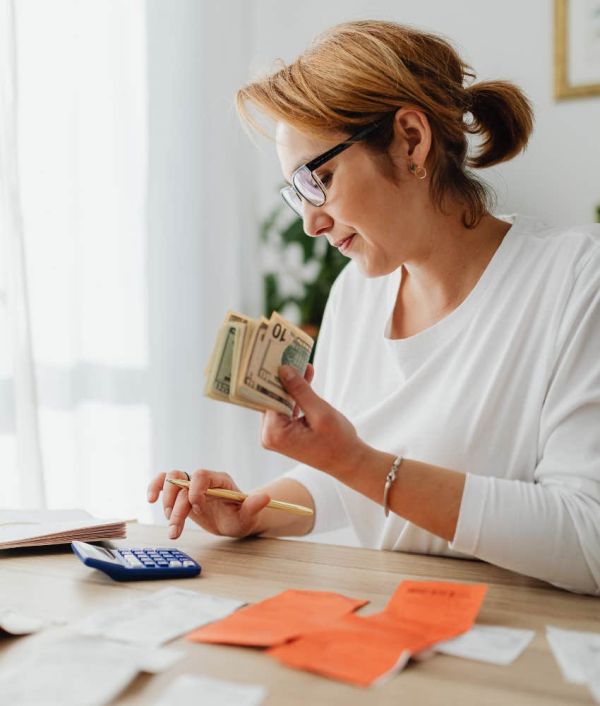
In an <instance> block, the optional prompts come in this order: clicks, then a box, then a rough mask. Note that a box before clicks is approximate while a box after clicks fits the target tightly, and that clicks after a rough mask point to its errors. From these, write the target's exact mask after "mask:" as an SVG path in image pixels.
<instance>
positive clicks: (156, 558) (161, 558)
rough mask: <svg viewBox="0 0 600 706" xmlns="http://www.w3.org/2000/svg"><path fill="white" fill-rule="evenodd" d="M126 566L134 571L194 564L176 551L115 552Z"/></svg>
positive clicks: (122, 550) (138, 550) (137, 550)
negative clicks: (143, 568) (134, 569)
mask: <svg viewBox="0 0 600 706" xmlns="http://www.w3.org/2000/svg"><path fill="white" fill-rule="evenodd" d="M115 554H117V556H118V558H119V559H121V561H123V562H124V563H125V564H126V565H127V566H129V567H131V568H132V569H133V568H136V569H139V568H142V567H145V568H147V569H158V568H160V569H166V568H177V567H181V566H185V567H188V566H195V565H196V562H195V561H193V560H192V559H191V557H189V556H188V555H187V554H184V553H183V552H180V551H179V550H178V549H153V548H151V547H146V548H145V549H120V550H117V551H116V552H115Z"/></svg>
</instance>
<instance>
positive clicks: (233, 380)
mask: <svg viewBox="0 0 600 706" xmlns="http://www.w3.org/2000/svg"><path fill="white" fill-rule="evenodd" d="M313 346H314V341H313V339H312V338H311V337H310V336H309V335H308V334H306V333H305V332H304V331H302V329H300V328H299V327H298V326H295V325H294V324H292V323H290V322H289V321H287V320H286V319H284V318H283V317H282V316H281V315H280V314H278V313H277V312H273V313H272V314H271V317H270V318H269V319H266V318H265V317H260V318H259V319H252V318H250V317H247V316H244V315H243V314H238V313H236V312H227V314H226V316H225V320H224V321H223V324H222V325H221V328H220V329H219V332H218V334H217V339H216V342H215V345H214V347H213V351H212V354H211V357H210V360H209V362H208V365H207V366H206V369H205V376H206V380H205V386H204V394H205V395H207V396H208V397H211V398H212V399H216V400H220V401H223V402H230V403H232V404H238V405H241V406H243V407H249V408H250V409H256V410H262V411H264V410H266V409H273V410H275V411H276V412H281V413H282V414H286V415H288V416H291V414H292V412H293V409H294V400H293V398H292V397H291V396H290V395H288V394H287V392H286V391H285V389H284V387H283V385H282V384H281V381H280V379H279V375H278V370H279V367H280V366H281V365H291V366H293V367H294V368H296V370H298V372H299V373H300V374H301V375H304V372H305V370H306V366H307V365H308V361H309V359H310V355H311V352H312V349H313Z"/></svg>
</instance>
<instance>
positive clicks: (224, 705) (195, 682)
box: [154, 674, 267, 706]
mask: <svg viewBox="0 0 600 706" xmlns="http://www.w3.org/2000/svg"><path fill="white" fill-rule="evenodd" d="M266 695H267V690H266V689H265V687H264V686H261V685H260V684H245V683H237V682H230V681H223V680H221V679H213V678H212V677H199V676H195V675H194V676H193V675H191V674H182V675H181V676H179V677H177V679H175V681H174V682H173V683H172V684H171V685H170V686H169V687H168V688H167V690H166V691H165V692H164V693H163V694H162V696H161V697H160V699H159V700H158V701H156V702H155V704H154V706H184V705H185V704H210V706H258V704H260V703H262V701H263V700H264V698H265V696H266Z"/></svg>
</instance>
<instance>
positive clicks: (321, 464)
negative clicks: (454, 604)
mask: <svg viewBox="0 0 600 706" xmlns="http://www.w3.org/2000/svg"><path fill="white" fill-rule="evenodd" d="M473 78H474V75H473V74H472V73H471V72H470V70H469V69H468V67H467V66H466V65H465V64H464V63H463V62H462V61H461V59H460V58H459V56H458V55H457V54H456V52H455V51H454V50H453V49H452V47H451V46H450V45H449V44H448V43H447V42H445V41H444V40H442V39H440V38H438V37H435V36H431V35H428V34H424V33H422V32H418V31H416V30H413V29H410V28H407V27H403V26H400V25H397V24H394V23H390V22H379V21H364V22H363V21H359V22H350V23H346V24H343V25H340V26H337V27H334V28H332V29H330V30H329V31H327V32H325V34H324V35H322V36H321V37H320V38H318V40H317V41H316V42H315V43H314V44H313V46H311V47H310V48H309V49H308V51H307V52H305V54H303V55H302V56H301V57H299V59H298V60H296V61H295V62H294V63H292V64H290V65H289V66H285V67H283V68H281V69H280V70H278V71H277V72H276V73H274V74H273V75H271V76H268V77H267V78H265V79H263V80H260V81H257V82H255V83H252V84H249V85H248V86H245V87H244V88H242V89H241V90H240V92H239V94H238V106H239V108H240V112H241V114H242V116H243V117H244V118H246V120H247V121H249V122H250V123H253V120H252V118H251V117H250V114H249V111H248V104H251V105H252V106H254V107H255V108H258V110H259V111H261V112H263V113H265V114H266V115H268V116H269V117H271V118H274V120H275V121H276V124H277V130H276V137H277V150H278V156H279V160H280V163H281V168H282V171H283V174H284V176H285V178H286V180H287V181H288V182H289V186H287V187H286V188H285V189H284V190H283V192H282V194H283V196H284V199H285V200H286V202H287V203H288V204H289V205H290V206H291V207H292V208H293V209H294V210H295V211H296V212H297V213H298V214H300V215H301V217H302V218H303V220H304V229H305V231H306V233H307V235H308V236H311V237H325V238H327V240H328V241H329V243H330V244H331V245H332V246H334V247H338V248H339V249H340V251H341V252H342V253H344V254H345V255H346V256H347V257H348V258H349V259H350V264H349V265H348V266H347V267H346V268H345V269H344V271H343V272H342V274H341V275H340V277H339V278H338V280H337V281H336V283H335V285H334V287H333V289H332V292H331V295H330V299H329V302H328V305H327V310H326V313H325V317H324V321H323V326H322V329H321V333H320V337H319V345H318V349H317V353H316V359H315V379H314V385H313V387H311V385H310V379H311V377H312V370H310V371H309V373H308V374H307V380H304V379H302V378H301V377H300V376H298V375H297V374H294V371H293V370H292V369H289V368H285V367H283V368H282V369H281V371H280V376H281V379H282V382H283V384H284V386H285V387H286V389H287V390H288V391H289V392H290V393H291V394H292V395H293V397H294V398H295V400H296V401H297V403H298V406H299V407H300V408H301V410H302V412H303V416H300V417H296V418H292V419H288V418H286V417H283V416H281V415H278V414H276V413H274V412H267V413H266V414H265V415H264V419H263V427H262V443H263V446H265V447H266V448H268V449H272V450H275V451H278V452H279V453H283V454H285V455H287V456H289V457H290V458H293V459H296V460H297V461H299V462H300V465H299V466H297V467H296V468H294V469H293V470H292V471H290V472H289V473H287V474H286V475H284V476H283V477H281V478H279V479H277V480H276V481H274V482H272V483H270V484H269V485H267V486H266V487H265V488H263V489H262V490H260V491H257V492H255V493H253V494H252V495H251V496H250V497H249V498H248V499H247V500H246V501H245V502H244V503H243V504H242V505H241V506H240V505H236V504H229V503H225V502H223V501H221V500H216V499H214V498H210V497H205V496H204V492H203V491H204V490H205V489H206V488H207V487H209V486H212V487H215V486H216V487H225V488H232V489H236V485H235V482H234V481H233V479H232V478H231V477H230V476H229V475H227V474H224V473H216V472H212V471H206V470H201V471H196V472H195V473H194V474H193V476H192V485H191V488H190V491H189V493H188V492H187V491H178V490H177V488H175V487H174V486H172V485H170V484H168V483H166V482H165V474H164V473H163V474H160V475H159V476H157V477H156V478H155V479H154V481H153V482H152V484H151V486H150V490H149V499H150V501H152V502H154V501H155V500H156V499H157V498H158V495H159V493H160V491H161V490H162V491H163V504H164V507H165V513H166V515H167V517H170V523H171V527H170V536H171V537H172V538H175V537H177V536H179V534H180V533H181V531H182V528H183V523H184V520H185V517H186V516H187V515H188V514H189V515H190V516H191V517H192V518H193V519H194V520H195V521H196V522H197V523H198V524H200V525H201V526H202V527H204V528H205V529H207V530H208V531H210V532H214V533H215V534H222V535H229V536H233V537H243V536H248V535H251V534H268V535H288V536H289V535H304V534H307V533H309V532H311V531H317V532H320V531H324V530H330V529H334V528H336V527H340V526H342V525H344V524H347V523H348V522H349V523H351V524H352V526H353V527H354V529H355V531H356V534H357V536H358V538H359V539H360V541H361V543H362V544H363V545H365V546H368V547H378V548H381V549H392V550H401V551H407V552H421V553H430V554H438V555H447V556H458V557H465V556H467V557H477V558H480V559H483V560H485V561H488V562H491V563H494V564H497V565H499V566H502V567H506V568H508V569H512V570H514V571H518V572H521V573H523V574H527V575H529V576H533V577H537V578H540V579H543V580H545V581H548V582H550V583H552V584H554V585H556V586H560V587H563V588H566V589H569V590H572V591H577V592H583V593H590V594H598V593H600V364H599V362H598V351H600V294H599V292H600V228H599V227H598V226H587V227H577V228H567V229H564V228H563V229H561V228H552V227H548V226H545V225H543V224H541V223H537V222H535V221H534V220H532V219H528V218H524V217H520V216H516V217H511V218H497V217H494V216H493V215H491V213H490V210H489V199H488V193H487V191H486V189H485V187H484V186H483V185H482V183H481V182H480V181H478V180H477V179H476V177H475V176H473V175H472V173H471V172H470V171H467V169H466V167H467V166H470V167H473V168H481V167H488V166H491V165H494V164H498V163H499V162H502V161H505V160H507V159H510V158H511V157H513V156H515V155H516V154H517V153H518V152H519V151H521V150H522V149H523V148H524V147H525V146H526V143H527V140H528V137H529V135H530V132H531V129H532V122H533V121H532V112H531V108H530V105H529V103H528V101H527V99H526V98H525V96H524V95H523V94H522V92H521V91H520V90H519V89H518V88H517V87H515V86H514V85H512V84H509V83H506V82H501V81H498V82H485V83H472V84H471V85H466V84H465V80H470V79H473ZM468 134H479V135H480V136H481V137H482V140H481V143H480V146H479V151H478V152H477V154H476V156H474V157H470V158H469V157H467V136H468ZM169 475H170V476H172V477H182V476H184V475H185V474H184V473H182V472H180V471H179V472H173V473H171V474H169ZM270 497H275V498H278V499H282V500H287V501H289V502H293V503H300V504H303V505H308V506H311V507H313V508H314V510H315V519H314V526H313V519H312V518H308V519H307V518H305V517H297V516H292V515H289V514H287V513H283V512H277V511H274V510H270V509H266V508H265V505H266V503H267V502H268V500H269V498H270Z"/></svg>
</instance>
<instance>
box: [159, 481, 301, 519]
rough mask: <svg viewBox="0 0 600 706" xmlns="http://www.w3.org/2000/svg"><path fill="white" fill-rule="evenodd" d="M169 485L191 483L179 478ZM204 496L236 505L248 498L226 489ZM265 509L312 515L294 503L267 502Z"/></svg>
mask: <svg viewBox="0 0 600 706" xmlns="http://www.w3.org/2000/svg"><path fill="white" fill-rule="evenodd" d="M167 480H168V481H169V483H172V484H173V485H176V486H177V487H178V488H186V489H187V488H189V487H190V485H191V481H189V480H180V479H179V478H167ZM204 492H205V494H206V495H211V496H212V497H215V498H222V499H223V500H234V501H235V502H237V503H242V502H244V500H245V499H246V498H247V497H248V495H247V494H246V493H239V492H238V491H237V490H227V488H207V489H206V490H205V491H204ZM267 507H270V508H272V509H273V510H285V511H286V512H292V513H294V514H295V515H313V514H314V513H313V511H312V510H311V509H310V508H309V507H305V506H304V505H295V504H294V503H286V502H283V500H269V502H268V504H267Z"/></svg>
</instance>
